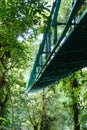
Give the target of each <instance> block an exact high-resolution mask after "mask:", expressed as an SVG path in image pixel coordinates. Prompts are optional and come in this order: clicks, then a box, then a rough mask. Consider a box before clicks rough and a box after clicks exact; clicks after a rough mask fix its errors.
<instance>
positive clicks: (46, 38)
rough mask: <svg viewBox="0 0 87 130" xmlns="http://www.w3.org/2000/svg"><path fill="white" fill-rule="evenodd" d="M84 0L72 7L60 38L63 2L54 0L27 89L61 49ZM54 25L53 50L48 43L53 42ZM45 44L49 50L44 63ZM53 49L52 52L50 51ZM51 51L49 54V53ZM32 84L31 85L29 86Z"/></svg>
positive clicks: (77, 0)
mask: <svg viewBox="0 0 87 130" xmlns="http://www.w3.org/2000/svg"><path fill="white" fill-rule="evenodd" d="M83 2H84V0H76V1H75V3H74V5H73V7H72V11H71V13H70V17H69V19H68V21H67V23H66V25H65V28H64V30H63V32H62V34H61V36H60V38H59V39H58V40H57V17H58V13H59V9H60V4H61V0H55V2H53V6H52V10H51V13H50V16H49V18H48V21H47V27H46V30H45V33H44V35H43V39H42V42H41V44H40V47H39V51H38V54H37V56H36V60H35V63H34V66H33V70H32V72H31V75H30V78H29V82H28V84H27V91H29V90H30V89H31V88H32V86H33V84H34V83H35V82H37V80H38V79H39V78H40V76H41V75H42V73H43V72H44V70H45V68H46V66H47V65H48V64H49V62H50V61H51V59H52V58H51V57H52V56H53V54H54V53H55V51H56V49H57V48H58V47H59V49H60V44H61V41H62V40H63V39H64V37H65V35H66V33H67V31H68V29H69V27H70V23H71V24H72V21H73V19H74V18H75V16H76V15H77V13H78V10H79V9H80V8H81V6H82V4H83ZM51 27H53V28H54V39H55V40H54V41H53V42H54V43H56V44H55V45H54V48H53V49H52V51H51V50H50V49H49V48H50V47H49V46H47V45H48V44H51V41H52V40H51V38H50V37H51V32H50V28H51ZM45 45H46V46H47V49H48V51H49V52H46V62H45V63H44V64H43V63H42V64H41V63H40V60H41V59H42V58H43V57H42V54H44V53H45V51H44V47H45ZM50 51H51V53H50ZM48 53H49V54H48ZM37 68H38V72H37V73H36V70H37ZM29 86H30V87H29Z"/></svg>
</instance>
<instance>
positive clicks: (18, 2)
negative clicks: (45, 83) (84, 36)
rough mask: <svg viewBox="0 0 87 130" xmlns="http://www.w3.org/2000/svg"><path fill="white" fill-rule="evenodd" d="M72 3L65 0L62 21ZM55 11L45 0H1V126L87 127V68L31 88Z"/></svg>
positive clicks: (14, 129)
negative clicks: (28, 79)
mask: <svg viewBox="0 0 87 130" xmlns="http://www.w3.org/2000/svg"><path fill="white" fill-rule="evenodd" d="M69 5H71V1H69V0H67V5H66V6H65V1H63V2H62V7H61V11H60V13H61V14H60V16H59V20H60V21H62V20H63V19H65V21H64V22H66V21H67V18H68V16H69V11H70V9H71V7H70V6H69ZM68 7H69V9H68V10H66V8H68ZM83 8H84V7H82V9H83ZM82 9H81V10H80V12H79V13H81V11H82ZM64 10H66V11H65V12H64ZM49 11H50V7H49V6H48V2H44V1H43V0H40V1H39V0H34V1H32V0H0V130H23V129H24V130H87V78H86V77H87V68H84V69H83V70H81V71H78V72H76V73H74V74H73V75H70V76H68V77H66V78H64V79H62V80H61V81H60V82H58V83H56V84H55V85H53V86H51V88H47V89H44V90H42V91H40V92H37V93H34V94H25V89H26V88H25V86H26V77H28V74H27V71H28V69H29V70H30V68H31V67H32V64H33V60H34V58H35V55H36V51H37V48H38V42H39V40H41V39H36V36H38V35H41V34H42V33H43V32H44V27H45V25H44V21H46V20H47V18H48V16H49ZM67 11H68V12H67ZM65 14H66V15H65ZM62 16H65V17H64V18H63V17H62ZM60 30H62V29H61V27H59V32H58V34H59V35H60ZM32 42H33V44H32Z"/></svg>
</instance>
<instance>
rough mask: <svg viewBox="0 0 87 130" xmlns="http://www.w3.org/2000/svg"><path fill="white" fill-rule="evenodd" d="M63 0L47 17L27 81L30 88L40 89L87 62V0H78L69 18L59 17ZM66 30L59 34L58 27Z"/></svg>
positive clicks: (75, 0)
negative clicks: (63, 19)
mask: <svg viewBox="0 0 87 130" xmlns="http://www.w3.org/2000/svg"><path fill="white" fill-rule="evenodd" d="M61 2H62V0H55V1H54V2H53V6H52V9H51V12H50V16H49V18H48V21H47V26H46V29H45V32H44V35H43V39H42V42H41V44H40V47H39V50H38V53H37V56H36V60H35V63H34V66H33V69H32V72H31V75H30V78H29V80H28V83H27V92H33V91H37V90H39V89H41V88H45V87H47V86H49V85H52V84H53V83H55V82H56V81H59V80H60V79H62V78H64V77H66V76H68V75H70V74H72V73H74V72H75V71H77V70H80V69H82V68H83V67H86V66H87V8H86V7H85V8H84V9H83V11H82V13H81V14H80V15H78V13H79V10H80V9H81V8H82V7H83V5H84V3H85V0H74V1H73V4H72V9H71V11H70V14H69V17H68V20H67V22H61V21H59V20H58V15H59V11H60V6H61ZM59 26H61V27H62V26H63V31H62V33H61V35H60V36H58V28H59Z"/></svg>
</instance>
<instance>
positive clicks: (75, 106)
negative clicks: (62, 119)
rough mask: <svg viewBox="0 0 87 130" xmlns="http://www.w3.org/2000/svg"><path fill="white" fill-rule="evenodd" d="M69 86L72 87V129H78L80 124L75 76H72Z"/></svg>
mask: <svg viewBox="0 0 87 130" xmlns="http://www.w3.org/2000/svg"><path fill="white" fill-rule="evenodd" d="M71 87H72V100H73V102H75V103H73V106H72V108H73V121H74V130H80V124H79V108H78V97H77V95H76V93H75V90H76V88H78V81H77V79H76V78H74V79H73V80H72V81H71Z"/></svg>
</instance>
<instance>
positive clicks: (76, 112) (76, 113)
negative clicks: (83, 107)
mask: <svg viewBox="0 0 87 130" xmlns="http://www.w3.org/2000/svg"><path fill="white" fill-rule="evenodd" d="M73 112H74V113H73V114H74V130H80V125H79V122H78V120H79V110H78V104H77V103H75V104H73Z"/></svg>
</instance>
